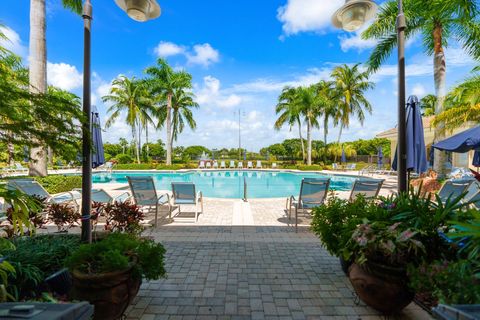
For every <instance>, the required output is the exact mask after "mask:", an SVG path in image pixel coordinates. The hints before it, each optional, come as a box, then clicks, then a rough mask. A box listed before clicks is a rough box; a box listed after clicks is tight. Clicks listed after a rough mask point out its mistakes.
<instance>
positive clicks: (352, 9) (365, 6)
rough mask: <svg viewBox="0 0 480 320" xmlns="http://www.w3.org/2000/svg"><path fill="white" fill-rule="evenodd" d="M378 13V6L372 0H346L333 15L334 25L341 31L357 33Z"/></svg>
mask: <svg viewBox="0 0 480 320" xmlns="http://www.w3.org/2000/svg"><path fill="white" fill-rule="evenodd" d="M376 12H377V5H376V4H375V2H373V1H372V0H346V1H345V4H344V5H343V6H342V7H341V8H340V9H338V10H337V11H335V13H334V14H333V16H332V23H333V25H334V26H335V27H337V28H339V29H343V30H345V31H355V30H358V29H360V28H361V27H362V26H363V25H364V24H365V22H366V21H368V20H370V19H372V18H373V17H375V15H376Z"/></svg>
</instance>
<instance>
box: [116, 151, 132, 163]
mask: <svg viewBox="0 0 480 320" xmlns="http://www.w3.org/2000/svg"><path fill="white" fill-rule="evenodd" d="M115 160H117V161H118V163H120V164H125V163H132V162H133V158H132V157H131V156H130V155H129V154H125V153H123V154H117V155H116V156H115Z"/></svg>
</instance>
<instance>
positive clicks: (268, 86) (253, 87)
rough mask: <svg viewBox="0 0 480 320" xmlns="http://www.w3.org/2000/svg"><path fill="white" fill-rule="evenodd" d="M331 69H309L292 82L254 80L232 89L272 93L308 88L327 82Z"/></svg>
mask: <svg viewBox="0 0 480 320" xmlns="http://www.w3.org/2000/svg"><path fill="white" fill-rule="evenodd" d="M331 70H332V68H329V67H325V68H320V69H319V68H311V69H308V70H307V72H306V73H305V74H301V75H297V76H295V77H294V78H293V79H292V80H284V81H282V80H278V79H256V80H253V81H251V82H247V83H241V84H236V85H234V86H233V87H232V90H233V91H235V92H249V93H259V92H272V91H280V90H282V89H283V88H284V87H286V86H291V87H298V86H308V85H311V84H314V83H317V82H319V81H320V80H327V79H329V78H330V73H331Z"/></svg>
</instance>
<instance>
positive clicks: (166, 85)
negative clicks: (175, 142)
mask: <svg viewBox="0 0 480 320" xmlns="http://www.w3.org/2000/svg"><path fill="white" fill-rule="evenodd" d="M145 73H146V74H147V75H148V76H149V77H148V78H147V79H146V83H147V85H148V87H149V90H150V92H151V94H152V95H153V96H154V98H155V100H156V102H157V103H158V104H162V103H163V102H166V108H165V109H164V112H165V113H166V114H165V115H164V117H163V116H161V117H160V116H159V119H162V121H160V123H159V125H158V126H159V127H162V126H163V125H164V123H165V124H166V129H167V161H166V164H167V165H171V164H172V148H171V146H172V144H171V143H169V141H172V99H173V96H174V94H175V92H176V90H179V89H181V90H188V89H191V88H192V76H191V75H190V74H189V73H188V72H186V71H175V70H173V68H172V67H171V66H170V65H169V64H168V63H167V61H166V60H165V59H161V58H160V59H158V61H157V65H156V66H152V67H149V68H147V69H146V70H145ZM163 119H164V120H163ZM163 121H164V122H163Z"/></svg>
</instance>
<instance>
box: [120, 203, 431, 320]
mask: <svg viewBox="0 0 480 320" xmlns="http://www.w3.org/2000/svg"><path fill="white" fill-rule="evenodd" d="M284 206H285V199H253V200H250V201H249V202H248V203H244V202H242V201H241V200H225V199H220V200H219V199H205V210H204V211H205V212H204V214H201V215H200V216H199V221H198V222H197V223H196V224H193V223H178V222H173V223H165V224H163V225H162V226H159V227H158V228H157V229H156V230H154V229H149V230H148V231H147V234H148V235H150V236H152V237H154V238H155V239H156V240H157V241H160V242H162V243H163V244H164V245H165V247H166V249H167V255H166V269H167V272H168V278H167V279H162V280H159V281H151V282H146V283H144V284H143V285H142V287H141V289H140V292H139V294H138V296H137V298H136V299H135V301H134V303H133V304H132V306H131V307H130V308H129V310H128V313H127V319H142V320H147V319H382V318H383V317H382V316H380V315H379V314H378V313H377V312H376V311H375V310H373V309H371V308H369V307H367V306H365V304H363V303H362V302H361V301H358V299H357V298H356V297H355V295H354V293H353V291H352V288H351V285H350V283H349V281H348V278H347V277H345V275H344V274H343V273H342V271H341V269H340V265H339V262H338V260H337V258H335V257H332V256H330V255H329V254H328V252H327V251H326V250H325V249H323V248H322V246H321V244H320V242H319V240H318V238H316V236H315V235H313V234H312V233H311V232H310V231H309V228H308V224H309V220H308V219H306V218H302V221H301V222H302V224H301V227H300V228H299V233H295V232H294V229H293V227H292V226H291V225H289V221H288V219H287V218H286V215H285V210H284ZM187 210H188V208H187ZM182 211H183V209H182ZM395 318H398V319H429V318H430V317H429V316H428V314H427V313H426V312H424V311H423V310H422V309H420V308H419V307H418V306H416V305H415V304H411V305H410V306H408V307H407V308H406V309H405V310H404V312H403V313H402V314H400V315H397V316H396V317H395Z"/></svg>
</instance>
